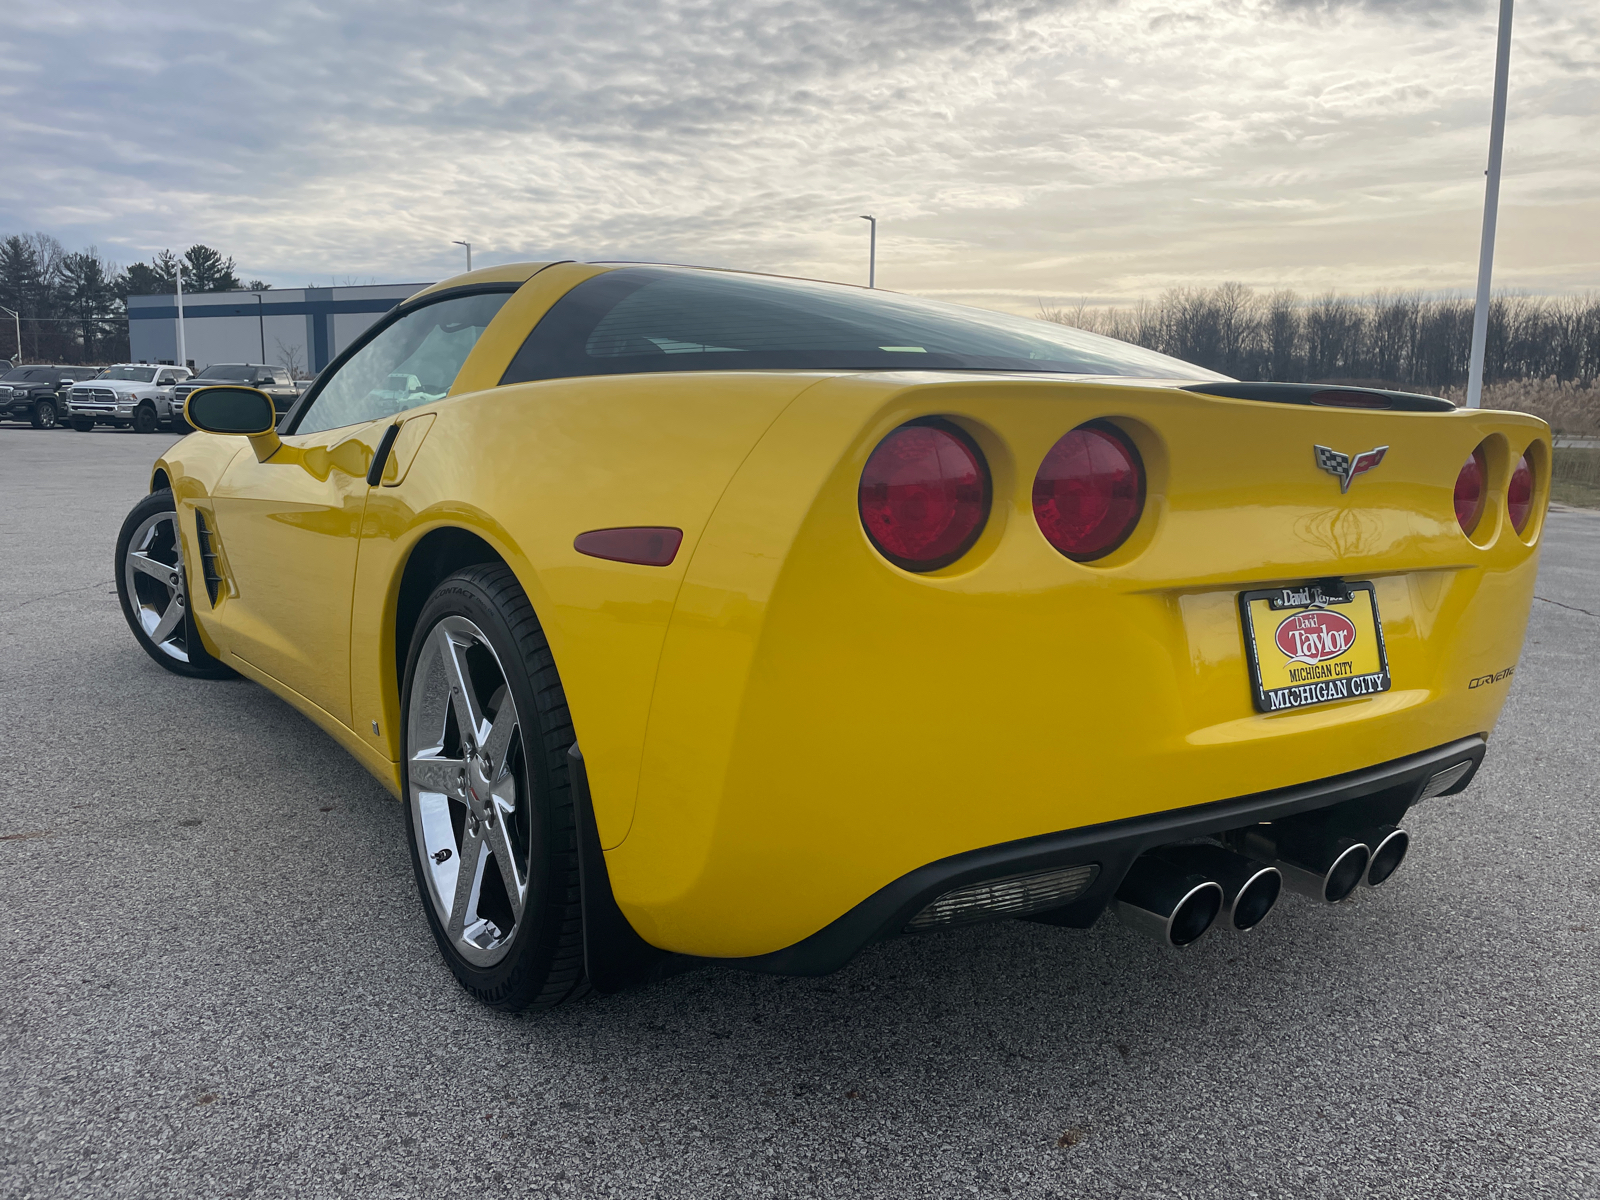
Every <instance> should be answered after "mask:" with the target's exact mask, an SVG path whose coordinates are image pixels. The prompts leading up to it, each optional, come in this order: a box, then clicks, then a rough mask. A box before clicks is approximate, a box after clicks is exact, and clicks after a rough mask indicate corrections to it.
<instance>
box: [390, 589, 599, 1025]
mask: <svg viewBox="0 0 1600 1200" xmlns="http://www.w3.org/2000/svg"><path fill="white" fill-rule="evenodd" d="M401 701H402V713H403V718H402V730H401V739H402V740H401V765H402V783H403V795H404V799H405V805H406V833H407V841H408V843H409V845H410V848H411V863H412V867H413V870H414V872H415V874H416V879H417V890H418V892H419V893H420V895H421V898H422V907H423V910H424V912H425V913H426V915H427V919H428V926H429V928H430V929H431V930H432V931H433V937H434V940H435V941H436V942H437V943H438V945H439V951H440V953H441V954H443V955H444V958H445V961H446V963H447V964H448V965H449V967H450V970H451V972H452V973H453V974H454V975H455V977H456V979H457V980H458V981H459V982H460V984H461V986H462V987H464V988H466V989H467V990H468V991H469V992H471V993H472V994H473V995H474V996H476V997H477V998H478V999H479V1000H481V1001H482V1002H483V1003H485V1004H487V1005H490V1006H491V1007H493V1008H498V1009H504V1010H506V1011H512V1012H515V1011H518V1010H521V1009H527V1008H552V1007H554V1006H555V1005H557V1004H561V1003H564V1002H566V1001H569V1000H575V999H578V998H580V997H582V996H584V995H587V994H588V991H589V987H588V981H587V979H586V977H585V975H584V964H583V906H582V900H581V896H580V891H579V887H578V843H577V826H576V821H575V819H574V812H573V799H572V789H571V785H570V782H569V780H568V777H567V750H568V748H569V747H571V745H572V743H573V741H574V738H573V733H572V718H571V717H570V716H569V714H568V712H567V701H566V695H565V693H564V692H563V691H562V689H561V680H560V678H559V677H558V676H557V674H556V668H555V662H554V660H553V659H552V658H551V654H550V647H549V644H548V643H547V642H546V641H545V637H544V632H543V630H541V629H540V627H539V621H538V619H537V618H536V617H535V616H534V612H533V606H532V605H531V604H529V603H528V597H527V595H526V594H525V593H524V592H523V590H522V587H521V585H520V584H518V583H517V579H516V576H515V575H513V574H512V572H511V570H510V568H508V567H505V566H503V565H500V564H484V565H481V566H475V567H469V568H467V569H466V570H463V571H460V572H457V573H456V574H454V575H451V576H450V577H449V578H447V579H446V580H444V582H442V583H441V584H439V586H438V587H437V588H435V589H434V591H433V594H432V595H431V596H430V597H429V598H428V601H427V603H426V604H425V605H424V606H423V609H422V613H421V615H420V616H419V618H418V620H417V625H416V632H415V634H414V635H413V637H412V639H411V650H410V653H409V654H408V655H407V659H406V672H405V685H404V688H403V690H402V692H401ZM463 872H464V873H463Z"/></svg>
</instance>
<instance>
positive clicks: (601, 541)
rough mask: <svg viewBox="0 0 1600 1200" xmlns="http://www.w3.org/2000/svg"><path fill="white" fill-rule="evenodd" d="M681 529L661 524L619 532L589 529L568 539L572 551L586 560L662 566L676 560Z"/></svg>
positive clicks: (625, 529) (625, 527)
mask: <svg viewBox="0 0 1600 1200" xmlns="http://www.w3.org/2000/svg"><path fill="white" fill-rule="evenodd" d="M681 545H683V530H681V529H673V528H670V527H668V526H664V525H628V526H624V527H622V528H620V529H591V530H589V532H588V533H580V534H579V535H578V536H577V537H575V538H573V539H572V548H573V549H574V550H576V551H577V552H578V553H579V554H587V555H588V556H589V557H590V558H605V559H610V560H611V561H612V562H625V563H637V564H638V565H639V566H641V567H665V566H667V565H669V564H670V563H671V562H672V560H673V559H674V558H676V557H678V547H679V546H681Z"/></svg>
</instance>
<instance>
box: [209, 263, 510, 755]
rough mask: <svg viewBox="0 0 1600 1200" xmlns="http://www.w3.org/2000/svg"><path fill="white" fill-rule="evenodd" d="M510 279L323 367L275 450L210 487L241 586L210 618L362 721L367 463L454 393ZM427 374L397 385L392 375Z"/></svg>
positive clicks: (269, 667)
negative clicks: (355, 616)
mask: <svg viewBox="0 0 1600 1200" xmlns="http://www.w3.org/2000/svg"><path fill="white" fill-rule="evenodd" d="M505 300H506V293H504V292H499V293H493V294H482V293H480V294H474V295H466V296H462V295H455V296H447V297H444V298H442V299H438V300H434V301H433V302H432V303H427V302H424V303H422V304H419V305H415V306H407V307H406V308H405V309H403V310H401V311H400V312H398V313H396V314H394V315H392V316H391V317H390V319H389V320H387V321H385V322H382V323H380V324H379V325H378V326H376V327H375V328H374V329H373V330H371V331H369V332H368V334H367V335H366V336H365V337H364V338H362V339H361V340H360V341H358V342H357V343H355V344H354V345H353V346H352V347H351V348H350V349H349V350H347V351H346V352H345V354H344V355H342V356H341V357H340V359H339V360H338V361H336V362H335V363H334V364H333V365H332V367H330V369H329V370H328V371H326V372H324V374H323V376H322V378H321V379H319V381H318V385H317V390H316V394H315V395H313V396H312V397H311V398H310V399H309V400H308V402H307V403H306V405H305V406H304V407H303V408H302V409H301V411H300V413H299V414H298V416H297V417H296V418H295V427H294V429H293V430H292V431H291V432H288V433H285V434H284V435H283V445H282V446H281V447H280V448H279V449H278V450H277V452H276V453H273V454H272V455H271V456H270V457H268V458H267V459H266V460H265V461H261V460H258V459H257V457H256V455H255V454H253V453H248V452H247V453H243V454H239V455H237V456H235V458H234V459H233V461H232V463H230V464H229V466H228V468H227V470H226V471H225V472H224V473H223V476H222V479H221V480H220V481H219V483H218V485H217V487H216V489H215V491H214V492H213V494H212V496H211V507H212V518H213V520H214V528H213V530H212V534H213V536H214V537H215V539H216V540H217V542H219V543H220V544H221V546H223V547H225V549H224V550H223V552H222V555H223V557H224V558H225V560H226V563H227V565H228V570H229V571H230V575H231V577H230V579H229V580H228V583H229V598H228V601H227V603H225V604H222V605H219V606H218V607H217V608H216V609H215V611H214V613H213V614H212V616H213V619H212V620H209V621H207V622H206V625H207V628H208V630H211V629H212V628H213V627H215V629H216V635H215V636H216V640H217V641H218V642H219V644H221V645H223V646H224V648H225V649H226V650H228V651H229V652H231V653H232V654H234V655H236V656H237V657H239V658H240V659H242V660H244V662H245V663H247V664H248V665H250V666H252V667H254V668H256V669H257V670H259V671H261V672H263V673H265V674H267V675H269V676H271V677H272V678H273V679H274V680H276V681H277V682H278V683H279V684H281V685H283V686H285V687H288V688H290V689H292V690H293V691H295V692H298V693H299V694H300V695H301V696H303V697H304V698H305V699H307V700H309V701H310V702H311V703H313V704H315V705H316V706H317V707H319V708H320V709H322V710H323V711H324V712H326V713H327V714H328V715H330V716H332V717H333V718H335V719H336V720H338V721H339V722H340V723H342V724H344V725H345V726H346V727H348V726H349V725H350V619H351V613H350V598H351V592H352V589H353V587H354V582H355V566H356V550H357V547H358V545H359V544H360V542H359V533H360V527H361V517H362V513H363V511H364V509H365V506H366V499H367V491H368V487H367V472H368V470H369V469H370V468H371V466H372V460H373V455H374V453H375V451H376V449H377V447H378V445H379V444H380V442H381V441H382V439H383V435H384V433H385V432H386V431H387V429H388V428H389V426H390V425H391V424H392V423H393V418H394V416H395V415H396V414H397V413H400V412H402V411H404V410H405V409H408V408H413V407H415V406H416V405H418V404H424V403H427V402H429V401H432V400H437V399H442V398H443V397H444V395H445V394H446V393H447V392H448V391H449V390H450V386H451V384H453V383H454V382H455V377H456V374H457V373H458V372H459V371H460V369H461V364H462V363H463V362H465V361H466V357H467V354H468V352H469V351H470V350H471V349H472V347H473V345H474V344H475V343H476V342H477V339H478V335H479V334H481V333H482V332H483V328H484V327H485V326H486V325H487V324H488V323H489V320H490V319H492V318H493V316H494V314H495V313H496V312H498V311H499V308H500V306H501V305H502V304H503V303H505ZM397 373H400V374H406V375H409V376H412V377H414V378H415V379H416V380H417V382H418V386H417V388H416V389H414V390H410V391H407V392H404V393H402V392H398V391H396V390H395V388H394V387H393V383H392V377H393V376H394V375H395V374H397Z"/></svg>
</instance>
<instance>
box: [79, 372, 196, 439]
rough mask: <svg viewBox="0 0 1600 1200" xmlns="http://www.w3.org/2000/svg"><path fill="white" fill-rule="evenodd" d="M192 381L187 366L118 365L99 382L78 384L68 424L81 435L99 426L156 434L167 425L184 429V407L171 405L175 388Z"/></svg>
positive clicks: (102, 374)
mask: <svg viewBox="0 0 1600 1200" xmlns="http://www.w3.org/2000/svg"><path fill="white" fill-rule="evenodd" d="M187 378H189V369H188V368H187V367H169V366H151V365H149V364H148V363H119V364H117V365H116V366H114V367H107V368H106V369H105V370H104V371H103V372H101V374H100V376H99V377H98V378H97V379H91V380H90V381H89V382H88V383H80V384H78V385H76V386H75V387H74V388H73V389H72V391H71V392H69V393H68V395H67V423H68V424H70V425H71V426H72V427H73V428H74V429H76V430H78V431H79V432H80V433H87V432H88V431H89V430H91V429H93V428H94V427H95V426H96V425H117V426H129V425H131V426H132V427H133V430H134V432H135V433H154V432H155V431H156V430H158V429H160V428H161V427H162V426H163V425H165V426H166V427H167V428H169V429H173V430H182V429H183V428H184V426H183V424H182V421H183V413H182V410H181V406H180V407H179V408H177V409H175V408H174V407H173V403H172V389H173V388H174V387H175V386H177V384H179V383H180V382H182V381H183V380H185V379H187Z"/></svg>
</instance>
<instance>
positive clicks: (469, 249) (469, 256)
mask: <svg viewBox="0 0 1600 1200" xmlns="http://www.w3.org/2000/svg"><path fill="white" fill-rule="evenodd" d="M450 244H451V245H452V246H465V247H466V248H467V270H469V271H470V270H472V243H471V242H451V243H450Z"/></svg>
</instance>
